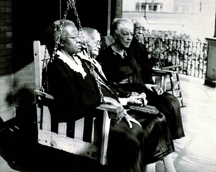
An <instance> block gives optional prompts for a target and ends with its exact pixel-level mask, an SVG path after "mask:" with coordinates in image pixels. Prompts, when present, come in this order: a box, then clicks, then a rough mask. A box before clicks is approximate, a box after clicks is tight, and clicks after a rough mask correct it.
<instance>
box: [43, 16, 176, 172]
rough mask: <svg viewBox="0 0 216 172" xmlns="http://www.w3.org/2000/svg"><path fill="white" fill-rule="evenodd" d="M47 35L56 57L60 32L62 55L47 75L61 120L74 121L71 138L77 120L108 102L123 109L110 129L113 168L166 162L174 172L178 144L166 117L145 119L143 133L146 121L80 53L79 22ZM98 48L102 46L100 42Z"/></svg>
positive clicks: (58, 24) (55, 26) (66, 23)
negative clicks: (132, 113) (173, 158)
mask: <svg viewBox="0 0 216 172" xmlns="http://www.w3.org/2000/svg"><path fill="white" fill-rule="evenodd" d="M62 24H63V25H62ZM61 25H62V26H63V27H61ZM59 28H62V31H59ZM47 33H48V35H50V37H48V38H49V39H48V40H47V41H46V45H47V47H48V50H49V53H50V54H52V53H53V49H54V45H55V44H54V42H56V39H57V38H58V35H59V34H60V44H59V46H58V49H57V52H56V54H55V56H54V59H53V60H52V61H50V63H49V64H48V67H47V77H48V85H49V93H51V94H52V95H53V96H54V100H55V101H56V111H59V112H61V113H59V116H58V119H59V121H65V122H67V123H68V125H67V126H68V127H67V136H68V137H70V134H71V131H70V127H69V124H70V123H73V122H74V120H76V119H79V118H81V117H83V116H87V115H91V114H94V112H95V107H96V106H98V105H100V104H101V103H102V102H104V101H105V103H111V104H114V105H116V106H119V107H121V108H122V111H121V112H120V113H119V114H116V116H115V118H114V119H113V120H115V125H113V126H111V128H110V138H109V147H108V165H109V166H111V167H112V169H113V171H119V172H120V171H128V172H129V171H130V172H139V171H145V167H146V165H147V164H149V163H153V162H155V161H157V160H159V159H162V160H163V161H164V163H165V168H167V169H168V170H169V171H170V172H174V171H175V168H174V166H173V163H172V162H171V163H170V162H169V161H170V153H172V152H173V151H174V146H173V142H172V139H171V136H170V135H169V130H168V128H167V127H166V125H167V124H166V121H165V119H164V117H163V115H160V114H158V116H157V115H155V116H152V117H150V118H149V119H146V120H144V121H142V123H145V126H146V127H145V128H143V129H142V128H141V126H140V123H139V122H138V121H137V120H135V119H134V118H132V117H131V116H130V115H128V114H127V113H126V111H125V110H124V108H123V107H122V105H121V104H120V102H119V100H118V97H117V94H115V89H112V88H110V87H109V85H107V84H106V80H104V78H103V76H101V75H100V71H99V70H98V68H97V67H96V66H93V65H94V64H93V62H92V61H91V60H89V59H90V58H89V59H88V58H85V57H84V56H82V57H81V56H80V55H79V54H77V55H76V53H79V52H80V51H81V39H80V37H79V35H78V33H79V32H78V30H77V28H76V27H75V25H74V23H73V22H71V21H68V20H59V21H56V22H54V23H53V25H52V26H51V27H50V28H49V29H48V32H47ZM92 44H94V45H97V42H94V43H92ZM99 85H100V86H99ZM98 86H99V87H98ZM141 115H143V114H136V115H135V116H141ZM144 131H145V132H144ZM162 131H163V132H162ZM147 138H148V139H151V142H148V139H147ZM147 169H148V168H147Z"/></svg>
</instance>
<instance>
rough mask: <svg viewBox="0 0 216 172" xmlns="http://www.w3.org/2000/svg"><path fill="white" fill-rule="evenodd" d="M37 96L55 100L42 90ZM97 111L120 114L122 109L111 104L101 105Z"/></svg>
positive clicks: (36, 92)
mask: <svg viewBox="0 0 216 172" xmlns="http://www.w3.org/2000/svg"><path fill="white" fill-rule="evenodd" d="M35 94H36V95H37V96H41V97H44V98H46V99H50V100H54V97H53V96H52V95H51V94H48V93H45V92H43V91H40V90H35ZM96 109H99V110H106V111H109V112H113V113H118V112H120V110H121V107H117V106H114V105H109V104H101V105H100V106H98V107H96Z"/></svg>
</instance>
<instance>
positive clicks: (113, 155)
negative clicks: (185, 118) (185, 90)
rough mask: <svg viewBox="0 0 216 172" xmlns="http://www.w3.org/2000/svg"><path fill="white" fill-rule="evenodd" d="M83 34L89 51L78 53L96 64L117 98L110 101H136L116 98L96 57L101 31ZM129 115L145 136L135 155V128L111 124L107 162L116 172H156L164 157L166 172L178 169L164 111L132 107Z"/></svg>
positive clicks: (102, 80) (106, 88) (104, 89)
mask: <svg viewBox="0 0 216 172" xmlns="http://www.w3.org/2000/svg"><path fill="white" fill-rule="evenodd" d="M122 22H123V23H124V22H126V23H127V22H128V23H130V21H128V20H123V21H122ZM128 31H129V30H128ZM123 33H124V35H127V36H130V35H128V33H126V32H123ZM82 36H83V38H84V40H85V48H86V51H85V52H82V53H78V56H80V57H81V58H82V59H83V61H84V62H85V63H86V64H87V65H88V66H91V65H94V67H95V73H96V75H97V78H98V79H99V80H100V84H101V86H102V92H103V94H104V95H106V96H107V95H109V97H112V98H115V99H114V100H113V99H110V101H116V100H117V101H118V102H119V101H120V102H123V101H124V103H122V104H125V100H126V102H127V103H128V102H130V103H132V102H133V101H134V103H135V101H136V99H131V98H127V99H124V100H122V99H121V98H118V97H117V95H116V90H115V86H114V85H112V84H110V83H109V82H108V80H107V78H106V76H105V75H104V73H103V71H102V69H101V66H100V65H99V64H98V62H97V61H96V60H95V58H96V57H97V56H98V54H99V49H100V40H101V38H100V34H99V32H98V31H97V30H95V29H92V28H83V32H82ZM125 45H127V41H125ZM114 95H115V96H114ZM138 98H139V97H137V99H138ZM136 103H137V102H136ZM127 114H129V115H130V116H132V117H133V118H135V119H136V120H137V121H139V122H140V124H141V125H142V132H143V133H144V135H140V136H139V138H138V140H137V141H138V145H139V149H140V150H139V151H138V152H139V153H138V154H137V153H136V154H134V153H135V152H136V151H135V152H134V148H135V147H134V146H135V145H130V144H128V140H127V139H131V138H136V136H137V134H136V132H135V133H133V132H134V131H133V132H132V131H131V130H128V126H125V125H124V122H123V121H124V120H123V121H121V122H120V123H119V124H118V125H115V126H111V128H110V137H109V144H108V162H109V163H108V164H109V165H110V166H112V167H114V169H116V171H121V170H120V169H124V171H134V172H138V171H146V172H150V171H152V172H153V171H155V164H154V163H155V162H156V161H157V160H163V162H164V167H165V171H166V172H168V171H170V172H175V168H174V165H173V161H172V157H171V153H172V152H173V151H174V146H173V142H172V139H171V137H170V133H169V129H168V127H167V124H166V120H165V118H164V116H163V115H162V114H158V115H153V114H151V115H149V114H145V113H143V112H136V111H131V110H128V111H127ZM131 124H132V126H133V128H134V127H136V126H137V125H136V124H134V123H133V122H132V123H131ZM136 139H137V138H136ZM129 143H130V142H129ZM131 150H133V151H131ZM137 155H138V156H137ZM134 160H136V161H134ZM131 162H134V163H131ZM135 162H136V163H135ZM132 164H134V165H132ZM145 166H146V169H145Z"/></svg>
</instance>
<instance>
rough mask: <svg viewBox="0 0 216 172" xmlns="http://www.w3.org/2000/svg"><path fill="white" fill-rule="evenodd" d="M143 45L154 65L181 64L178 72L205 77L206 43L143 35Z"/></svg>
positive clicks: (158, 66)
mask: <svg viewBox="0 0 216 172" xmlns="http://www.w3.org/2000/svg"><path fill="white" fill-rule="evenodd" d="M145 45H146V48H147V50H148V52H149V59H150V60H151V63H152V65H153V66H154V67H157V68H160V67H163V66H171V65H181V66H182V69H181V70H180V71H179V73H182V74H185V75H189V76H194V77H199V78H204V77H205V73H206V66H207V49H208V46H207V43H203V42H192V41H185V40H176V39H161V38H154V37H145Z"/></svg>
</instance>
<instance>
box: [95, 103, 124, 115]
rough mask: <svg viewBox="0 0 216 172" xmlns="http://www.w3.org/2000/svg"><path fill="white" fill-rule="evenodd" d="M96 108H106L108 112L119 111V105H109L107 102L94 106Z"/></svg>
mask: <svg viewBox="0 0 216 172" xmlns="http://www.w3.org/2000/svg"><path fill="white" fill-rule="evenodd" d="M96 109H99V110H106V111H108V112H113V113H118V112H120V110H121V107H117V106H114V105H109V104H101V105H100V106H98V107H96Z"/></svg>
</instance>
